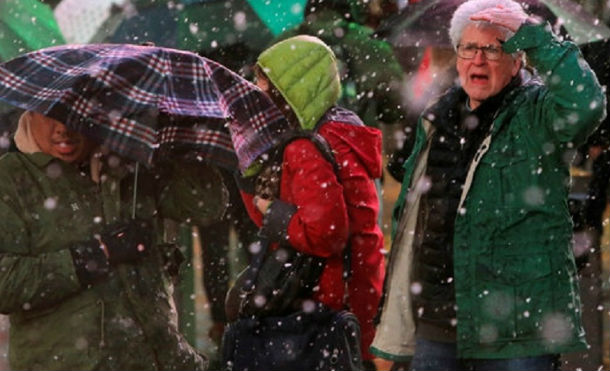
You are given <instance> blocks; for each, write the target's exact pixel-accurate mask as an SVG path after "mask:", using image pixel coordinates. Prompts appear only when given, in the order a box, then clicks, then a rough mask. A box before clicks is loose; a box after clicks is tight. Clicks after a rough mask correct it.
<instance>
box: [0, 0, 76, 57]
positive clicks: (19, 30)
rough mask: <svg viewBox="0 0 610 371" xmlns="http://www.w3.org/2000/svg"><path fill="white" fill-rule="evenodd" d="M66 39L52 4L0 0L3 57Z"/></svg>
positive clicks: (0, 32) (0, 55)
mask: <svg viewBox="0 0 610 371" xmlns="http://www.w3.org/2000/svg"><path fill="white" fill-rule="evenodd" d="M64 43H65V41H64V38H63V36H62V34H61V31H60V30H59V26H58V25H57V22H56V21H55V16H54V15H53V11H52V10H51V8H50V7H49V6H48V5H46V4H42V3H41V2H39V1H38V0H1V1H0V60H3V61H5V60H9V59H12V58H13V57H16V56H17V55H20V54H23V53H25V52H28V51H32V50H36V49H40V48H44V47H47V46H52V45H59V44H64Z"/></svg>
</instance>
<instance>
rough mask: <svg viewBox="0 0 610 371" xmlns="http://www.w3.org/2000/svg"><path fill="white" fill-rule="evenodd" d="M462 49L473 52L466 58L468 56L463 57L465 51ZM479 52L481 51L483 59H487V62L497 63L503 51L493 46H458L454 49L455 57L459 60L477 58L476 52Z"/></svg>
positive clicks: (499, 47)
mask: <svg viewBox="0 0 610 371" xmlns="http://www.w3.org/2000/svg"><path fill="white" fill-rule="evenodd" d="M464 47H469V49H468V51H469V52H473V53H472V55H471V56H468V54H466V55H464V52H465V51H466V50H465V49H464ZM479 50H480V51H481V53H483V55H484V56H485V59H487V60H488V61H497V60H499V59H500V58H502V54H504V50H502V47H501V46H496V45H493V44H489V45H485V46H476V45H471V44H466V45H464V44H458V46H457V48H456V51H457V56H458V57H459V58H461V59H474V58H475V57H476V56H477V51H479ZM496 52H497V53H496Z"/></svg>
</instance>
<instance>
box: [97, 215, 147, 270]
mask: <svg viewBox="0 0 610 371" xmlns="http://www.w3.org/2000/svg"><path fill="white" fill-rule="evenodd" d="M101 240H102V242H103V243H104V245H106V248H107V249H108V261H109V262H110V264H111V265H116V264H120V263H132V262H134V261H136V260H138V259H139V258H140V257H142V256H144V255H146V253H147V252H148V249H150V248H151V247H152V243H153V230H152V225H151V224H150V223H149V222H148V221H146V220H143V219H132V220H130V221H128V222H117V223H112V224H109V225H108V226H106V227H105V228H104V230H103V231H102V234H101Z"/></svg>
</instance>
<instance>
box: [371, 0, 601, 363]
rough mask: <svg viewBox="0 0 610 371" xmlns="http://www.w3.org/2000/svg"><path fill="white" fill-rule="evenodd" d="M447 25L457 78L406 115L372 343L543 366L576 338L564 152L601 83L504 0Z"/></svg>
mask: <svg viewBox="0 0 610 371" xmlns="http://www.w3.org/2000/svg"><path fill="white" fill-rule="evenodd" d="M449 35H450V38H451V41H452V45H453V47H454V49H455V50H456V52H457V60H456V69H457V72H458V76H459V83H460V84H459V86H456V87H453V88H452V89H450V90H449V91H448V92H447V93H445V94H444V95H443V96H441V97H440V98H439V99H438V100H437V101H436V102H435V103H433V104H432V105H430V106H429V107H428V108H427V109H426V110H425V111H424V112H423V113H422V115H421V116H420V119H419V122H418V128H417V134H416V143H415V145H414V150H413V152H412V154H411V156H410V157H409V159H408V160H407V162H406V163H405V176H404V179H403V186H402V190H401V193H400V195H399V198H398V201H397V203H396V205H395V213H394V215H395V219H394V233H393V246H392V250H391V256H390V263H389V268H388V275H387V277H386V284H385V292H386V294H385V301H384V303H383V306H382V308H381V310H380V323H379V325H378V327H377V335H376V338H375V341H374V342H373V345H372V351H373V353H374V354H377V355H379V356H381V357H384V358H389V359H392V360H395V361H405V360H409V359H411V357H412V360H411V365H410V368H411V369H412V370H457V369H471V370H521V371H523V370H538V371H540V370H556V369H558V367H559V365H558V354H560V353H566V352H573V351H580V350H585V349H586V342H585V337H584V330H583V328H582V324H581V318H580V300H579V296H578V285H577V275H576V267H575V264H574V257H573V255H572V251H571V238H572V226H571V220H570V215H569V212H568V206H567V197H568V189H567V184H568V181H569V163H568V162H569V161H567V160H566V158H565V156H564V154H565V152H566V150H567V149H569V148H572V147H576V146H578V145H580V144H582V143H583V142H584V141H585V140H586V138H587V136H588V135H589V134H590V133H591V132H593V131H594V130H595V128H596V127H597V126H598V125H599V123H600V121H601V119H602V118H603V116H604V115H605V97H604V93H603V91H602V89H601V87H600V85H599V83H598V81H597V78H596V77H595V74H594V73H593V72H592V70H591V69H590V67H589V66H588V65H587V63H586V62H585V61H584V60H583V58H582V56H581V54H580V52H579V50H578V48H577V47H576V46H575V45H574V44H573V43H572V42H570V41H560V40H559V39H558V38H556V37H555V36H554V35H553V34H552V32H551V30H550V27H548V25H547V24H544V23H542V22H540V21H539V20H538V19H537V18H534V17H531V16H528V15H527V14H526V13H525V12H524V10H523V9H522V8H521V6H520V5H519V4H518V3H516V2H513V1H511V0H470V1H467V2H464V3H463V4H462V5H460V6H459V7H458V8H457V10H456V11H455V13H454V14H453V18H452V20H451V26H450V28H449ZM525 55H527V60H528V61H529V62H530V63H531V65H532V66H533V67H534V68H535V69H536V70H537V72H538V76H539V77H540V78H532V76H531V75H529V76H528V74H527V73H526V71H525V69H524V57H525Z"/></svg>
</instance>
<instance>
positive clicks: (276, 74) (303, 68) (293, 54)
mask: <svg viewBox="0 0 610 371" xmlns="http://www.w3.org/2000/svg"><path fill="white" fill-rule="evenodd" d="M257 64H258V65H259V66H260V67H261V69H262V70H263V72H264V73H265V74H266V75H267V77H268V78H269V80H270V81H271V83H272V84H273V85H274V86H275V88H276V89H277V90H278V91H279V92H280V94H282V96H283V97H284V99H285V100H286V102H288V104H289V105H290V107H291V108H292V110H293V111H294V112H295V114H296V116H297V119H298V120H299V123H300V124H301V127H302V128H303V129H305V130H311V129H313V128H314V126H315V125H316V123H317V122H318V120H319V119H320V118H321V117H322V115H324V113H325V112H326V111H327V110H328V109H329V108H330V107H332V106H333V105H334V104H335V103H336V102H337V100H338V99H339V97H340V96H341V82H340V78H339V71H338V67H337V60H336V58H335V55H334V54H333V52H332V50H331V49H330V48H329V47H328V46H327V45H326V44H324V42H322V40H320V39H318V38H317V37H313V36H308V35H299V36H295V37H292V38H290V39H286V40H283V41H280V42H278V43H277V44H275V45H273V46H271V47H270V48H269V49H267V50H265V51H264V52H262V53H261V55H260V56H259V57H258V61H257Z"/></svg>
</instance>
